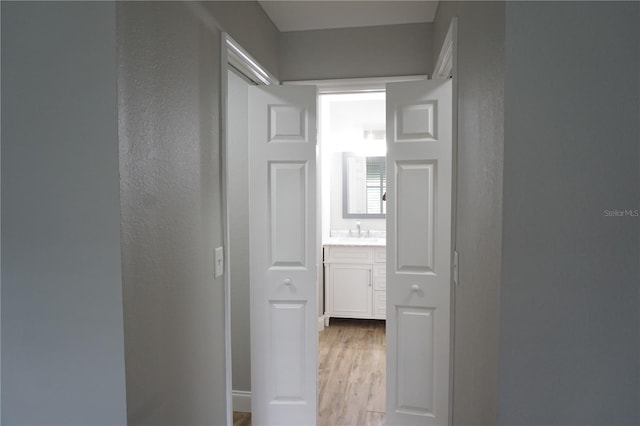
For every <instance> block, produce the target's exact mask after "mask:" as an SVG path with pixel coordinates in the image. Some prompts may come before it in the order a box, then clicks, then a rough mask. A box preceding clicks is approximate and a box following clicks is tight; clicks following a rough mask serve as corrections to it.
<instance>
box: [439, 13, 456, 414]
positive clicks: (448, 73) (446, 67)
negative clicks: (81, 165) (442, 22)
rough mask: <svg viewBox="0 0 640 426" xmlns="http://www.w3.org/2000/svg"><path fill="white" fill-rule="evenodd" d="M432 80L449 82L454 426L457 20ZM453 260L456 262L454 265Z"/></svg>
mask: <svg viewBox="0 0 640 426" xmlns="http://www.w3.org/2000/svg"><path fill="white" fill-rule="evenodd" d="M433 78H434V79H442V78H451V79H452V96H451V101H452V114H453V115H452V117H451V118H452V120H451V124H452V133H451V137H452V139H451V143H452V153H451V154H452V157H451V265H452V268H454V270H452V273H451V320H450V324H451V331H450V337H451V340H450V359H449V366H450V367H449V368H450V372H449V425H453V408H454V404H455V400H454V398H453V395H454V390H455V389H454V377H455V373H456V371H455V370H456V368H455V367H456V366H455V362H454V354H455V351H454V350H455V325H456V323H455V311H456V287H457V286H458V285H459V279H458V278H459V277H458V268H459V256H458V252H457V246H456V236H457V221H456V218H457V217H458V18H457V17H455V16H454V17H453V18H451V21H450V22H449V29H448V30H447V34H446V36H445V38H444V40H443V42H442V46H441V48H440V54H439V55H438V60H437V62H436V65H435V67H434V71H433ZM454 259H455V262H454Z"/></svg>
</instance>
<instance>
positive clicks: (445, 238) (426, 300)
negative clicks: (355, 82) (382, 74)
mask: <svg viewBox="0 0 640 426" xmlns="http://www.w3.org/2000/svg"><path fill="white" fill-rule="evenodd" d="M451 93H452V92H451V81H450V80H444V81H443V80H437V81H433V80H429V81H426V80H425V81H416V82H406V83H392V84H387V424H388V425H407V426H409V425H447V424H448V423H449V368H450V366H449V353H450V345H449V344H450V297H451V288H450V274H451V173H452V164H451V161H452V144H451V134H452V104H451Z"/></svg>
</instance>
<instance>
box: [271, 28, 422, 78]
mask: <svg viewBox="0 0 640 426" xmlns="http://www.w3.org/2000/svg"><path fill="white" fill-rule="evenodd" d="M432 32H433V26H432V25H431V24H401V25H386V26H377V27H361V28H341V29H331V30H313V31H290V32H284V33H281V34H280V79H281V80H283V81H286V80H320V79H333V78H359V77H384V76H400V75H415V74H431V70H432V68H433V62H432V61H431V57H432Z"/></svg>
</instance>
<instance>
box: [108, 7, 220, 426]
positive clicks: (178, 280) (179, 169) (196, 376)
mask: <svg viewBox="0 0 640 426" xmlns="http://www.w3.org/2000/svg"><path fill="white" fill-rule="evenodd" d="M193 6H194V5H192V4H190V3H183V2H154V3H148V2H127V3H124V2H122V3H118V5H117V20H118V26H117V33H118V34H117V35H118V38H117V44H118V60H119V67H118V101H119V117H118V122H119V131H120V176H121V184H120V189H121V198H122V220H121V226H122V251H123V256H122V259H123V263H122V267H123V295H124V315H125V349H126V354H125V359H126V365H127V369H126V379H127V416H128V422H129V424H131V425H137V424H153V425H176V424H180V425H195V424H203V425H204V424H206V425H221V424H225V423H226V418H225V404H226V395H225V348H224V347H225V345H224V297H223V279H222V278H217V279H214V271H213V264H214V262H213V258H214V255H213V252H214V247H216V246H219V245H222V235H223V233H222V221H221V205H220V200H221V195H220V193H221V186H220V155H219V140H220V139H219V131H220V127H219V125H220V123H219V117H220V114H219V113H220V111H219V108H220V69H221V64H220V33H219V32H218V31H217V30H216V29H215V27H210V21H209V20H207V19H206V16H203V15H202V13H201V11H200V10H199V9H197V8H194V7H193ZM199 18H201V19H202V20H200V19H199Z"/></svg>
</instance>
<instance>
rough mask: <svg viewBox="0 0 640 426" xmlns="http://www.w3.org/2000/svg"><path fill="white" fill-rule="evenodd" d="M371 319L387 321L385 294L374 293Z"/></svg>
mask: <svg viewBox="0 0 640 426" xmlns="http://www.w3.org/2000/svg"><path fill="white" fill-rule="evenodd" d="M373 317H374V318H375V319H387V292H386V291H375V292H374V295H373Z"/></svg>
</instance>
